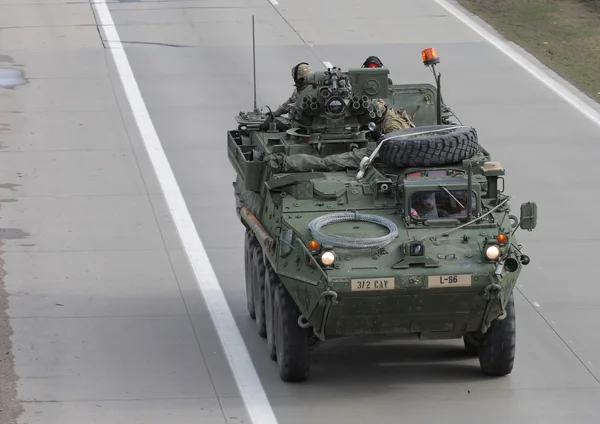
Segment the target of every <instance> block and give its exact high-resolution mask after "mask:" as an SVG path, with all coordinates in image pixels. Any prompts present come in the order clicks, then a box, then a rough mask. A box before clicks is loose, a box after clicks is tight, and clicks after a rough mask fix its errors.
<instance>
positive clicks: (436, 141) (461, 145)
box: [379, 125, 481, 168]
mask: <svg viewBox="0 0 600 424" xmlns="http://www.w3.org/2000/svg"><path fill="white" fill-rule="evenodd" d="M434 130H445V131H440V132H439V133H430V134H422V135H416V136H410V135H411V134H417V133H421V132H425V131H434ZM407 135H408V136H410V137H404V136H407ZM393 136H403V137H398V138H393V139H391V140H388V141H386V142H384V143H383V145H382V146H381V149H380V150H379V160H380V161H381V162H382V163H384V164H385V165H392V166H396V167H398V168H407V167H419V166H436V165H439V166H441V165H449V164H453V163H457V162H460V161H462V160H464V159H468V158H470V157H471V156H473V155H474V154H476V153H477V152H479V151H480V150H481V147H480V146H479V143H478V138H477V131H476V130H475V128H472V127H463V126H456V125H428V126H423V127H416V128H406V129H403V130H397V131H392V132H391V133H388V134H385V135H383V136H382V137H381V139H382V140H383V139H385V138H389V137H393Z"/></svg>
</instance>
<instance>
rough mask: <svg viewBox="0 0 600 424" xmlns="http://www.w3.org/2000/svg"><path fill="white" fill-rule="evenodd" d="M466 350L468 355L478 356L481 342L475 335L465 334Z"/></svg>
mask: <svg viewBox="0 0 600 424" xmlns="http://www.w3.org/2000/svg"><path fill="white" fill-rule="evenodd" d="M463 342H464V344H465V351H466V352H467V355H468V356H477V354H478V353H479V344H478V343H477V342H476V341H475V340H474V339H473V335H472V334H470V333H468V334H465V335H464V336H463Z"/></svg>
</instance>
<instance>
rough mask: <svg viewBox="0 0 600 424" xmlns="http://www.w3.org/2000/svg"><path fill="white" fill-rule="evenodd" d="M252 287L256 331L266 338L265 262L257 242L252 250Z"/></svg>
mask: <svg viewBox="0 0 600 424" xmlns="http://www.w3.org/2000/svg"><path fill="white" fill-rule="evenodd" d="M252 264H253V267H252V268H253V273H252V285H253V287H254V311H255V317H256V318H255V319H256V329H257V330H258V335H259V336H260V337H266V336H267V329H266V326H265V261H264V258H263V253H262V247H261V246H260V244H258V242H257V243H256V244H255V245H254V249H252Z"/></svg>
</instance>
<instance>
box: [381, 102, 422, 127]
mask: <svg viewBox="0 0 600 424" xmlns="http://www.w3.org/2000/svg"><path fill="white" fill-rule="evenodd" d="M373 106H375V108H376V109H378V110H379V111H380V112H381V115H382V118H380V119H379V121H376V122H375V123H376V124H377V125H378V127H379V131H380V132H381V134H388V133H390V132H392V131H396V130H403V129H405V128H414V127H415V124H414V123H413V121H412V119H410V116H408V114H407V113H406V111H405V110H404V109H402V110H401V111H400V112H398V111H395V110H394V109H393V108H391V107H388V106H387V105H386V104H385V102H384V101H383V99H373Z"/></svg>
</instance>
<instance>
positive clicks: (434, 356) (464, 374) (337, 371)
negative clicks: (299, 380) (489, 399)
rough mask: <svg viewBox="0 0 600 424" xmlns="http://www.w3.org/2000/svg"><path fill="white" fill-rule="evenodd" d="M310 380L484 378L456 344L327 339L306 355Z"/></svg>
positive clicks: (473, 360) (363, 382)
mask: <svg viewBox="0 0 600 424" xmlns="http://www.w3.org/2000/svg"><path fill="white" fill-rule="evenodd" d="M311 358H312V360H311V377H310V381H319V383H322V384H331V385H336V386H337V385H340V384H346V383H348V384H350V383H352V384H356V383H357V382H360V385H361V386H362V387H363V388H364V387H365V385H369V384H371V383H372V384H373V386H375V385H377V386H379V387H381V384H382V383H383V384H385V383H403V384H407V383H408V384H432V383H433V384H435V383H441V384H449V383H460V382H476V381H479V380H484V379H489V377H486V376H484V375H483V374H482V373H481V371H480V368H479V360H478V359H477V357H469V356H468V355H467V354H466V352H465V348H464V345H463V342H462V340H461V339H457V340H443V341H440V340H428V341H421V340H415V339H414V338H406V337H394V338H390V337H378V336H369V337H361V338H348V339H337V340H329V341H328V342H327V343H324V344H322V345H320V346H318V347H317V348H316V349H315V350H313V351H312V353H311Z"/></svg>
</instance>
